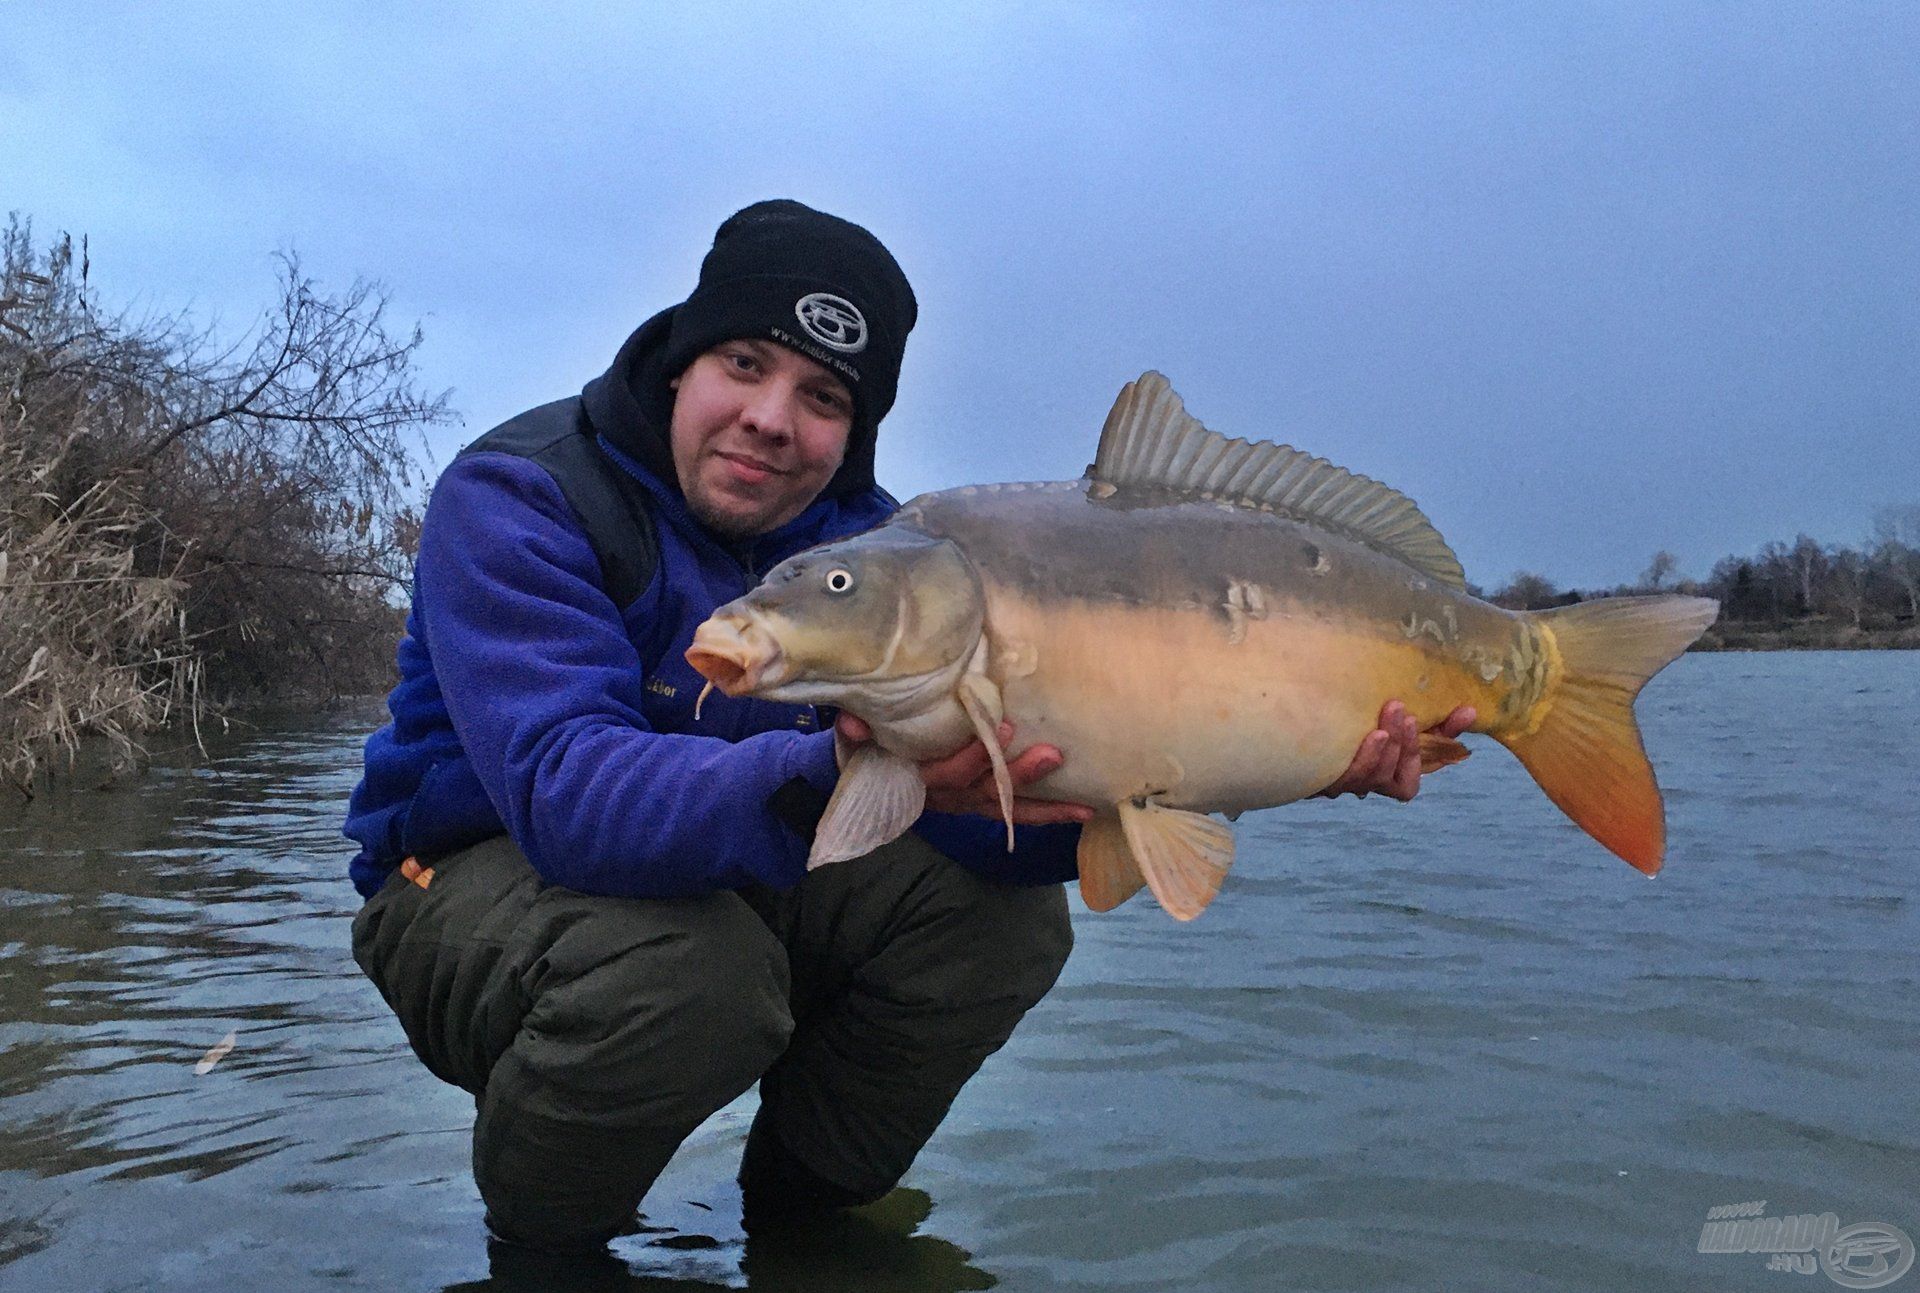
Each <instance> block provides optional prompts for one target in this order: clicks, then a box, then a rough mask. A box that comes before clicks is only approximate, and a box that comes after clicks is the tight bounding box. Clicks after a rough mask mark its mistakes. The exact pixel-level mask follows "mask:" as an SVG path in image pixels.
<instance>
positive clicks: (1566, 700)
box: [1492, 597, 1720, 875]
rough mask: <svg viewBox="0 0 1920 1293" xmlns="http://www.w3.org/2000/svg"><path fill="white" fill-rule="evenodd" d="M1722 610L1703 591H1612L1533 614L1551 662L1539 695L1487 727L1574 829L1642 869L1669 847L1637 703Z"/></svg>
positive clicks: (1655, 866)
mask: <svg viewBox="0 0 1920 1293" xmlns="http://www.w3.org/2000/svg"><path fill="white" fill-rule="evenodd" d="M1719 613H1720V604H1719V603H1718V602H1716V601H1713V600H1711V599H1709V598H1705V597H1608V598H1602V599H1600V600H1598V601H1591V602H1582V603H1580V604H1579V605H1576V606H1565V607H1561V608H1559V609H1557V610H1551V611H1537V612H1533V613H1532V614H1530V615H1529V616H1528V618H1529V619H1530V620H1532V621H1533V623H1534V627H1535V628H1536V629H1537V630H1538V632H1539V633H1540V635H1541V638H1542V639H1543V640H1544V645H1545V646H1546V647H1547V655H1548V657H1549V659H1550V660H1551V661H1553V667H1552V669H1551V673H1550V676H1549V680H1548V683H1547V686H1546V688H1545V693H1544V694H1543V695H1542V696H1541V697H1540V699H1539V700H1538V701H1536V702H1535V704H1534V706H1533V708H1532V710H1531V711H1530V712H1529V713H1527V714H1526V715H1524V716H1522V717H1521V718H1520V719H1519V720H1518V721H1517V722H1516V723H1514V724H1513V725H1511V726H1510V727H1508V728H1507V729H1506V730H1500V731H1495V732H1493V733H1492V735H1493V737H1494V738H1495V739H1496V740H1498V741H1499V742H1500V743H1501V744H1502V745H1504V746H1506V747H1507V748H1508V749H1509V750H1512V751H1513V753H1514V754H1515V756H1517V757H1518V758H1519V760H1520V762H1521V763H1522V764H1523V765H1525V767H1526V769H1527V771H1528V772H1530V773H1532V774H1533V779H1534V780H1535V781H1537V782H1538V783H1539V784H1540V788H1541V789H1542V790H1544V791H1546V792H1547V798H1549V799H1551V800H1553V802H1554V803H1555V804H1556V805H1558V806H1559V808H1560V810H1561V811H1562V812H1564V813H1565V814H1566V815H1567V816H1568V817H1571V818H1572V819H1573V822H1574V824H1575V825H1576V826H1578V827H1580V829H1581V830H1583V831H1585V832H1586V833H1587V834H1589V835H1591V836H1593V838H1594V839H1596V840H1598V841H1600V843H1602V844H1604V845H1606V846H1607V848H1609V849H1611V850H1612V851H1613V852H1614V853H1616V854H1618V855H1619V856H1620V857H1622V858H1624V859H1625V860H1626V861H1627V862H1628V863H1630V864H1632V865H1633V866H1634V867H1635V868H1637V869H1638V870H1641V871H1644V872H1645V873H1646V874H1648V875H1652V874H1653V873H1654V872H1656V871H1658V870H1659V869H1660V862H1661V857H1662V854H1663V853H1664V852H1665V851H1666V829H1667V828H1666V812H1665V809H1664V808H1663V807H1662V804H1661V800H1660V787H1659V785H1658V783H1657V782H1655V780H1654V776H1653V765H1652V764H1650V763H1648V762H1647V753H1646V747H1645V746H1644V745H1642V744H1641V741H1640V728H1639V725H1638V724H1637V723H1635V722H1634V717H1633V701H1634V698H1635V697H1636V696H1638V695H1639V694H1640V689H1641V688H1642V687H1644V686H1646V685H1647V681H1648V680H1649V679H1650V678H1652V677H1653V676H1654V675H1655V674H1656V673H1659V672H1660V671H1661V670H1662V669H1664V668H1666V667H1667V665H1669V664H1671V663H1672V662H1673V661H1674V660H1675V659H1677V658H1678V657H1679V656H1680V653H1681V652H1683V651H1685V650H1686V649H1687V648H1688V647H1689V646H1691V645H1692V644H1693V642H1694V640H1695V639H1697V638H1698V637H1699V636H1700V635H1701V634H1702V633H1704V632H1706V630H1707V626H1708V625H1710V624H1712V623H1713V621H1714V619H1715V618H1716V617H1717V616H1718V615H1719Z"/></svg>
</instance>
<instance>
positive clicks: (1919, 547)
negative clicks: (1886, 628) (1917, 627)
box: [1873, 503, 1920, 619]
mask: <svg viewBox="0 0 1920 1293" xmlns="http://www.w3.org/2000/svg"><path fill="white" fill-rule="evenodd" d="M1873 555H1874V558H1875V560H1877V561H1879V562H1881V563H1882V564H1884V566H1885V567H1886V570H1887V573H1888V574H1889V575H1891V576H1892V577H1893V580H1894V582H1895V583H1897V584H1898V585H1899V586H1900V588H1901V589H1902V590H1903V591H1904V592H1905V593H1906V595H1907V614H1908V615H1911V616H1913V617H1915V618H1916V619H1920V503H1901V504H1896V505H1894V506H1890V507H1883V508H1881V509H1879V510H1878V511H1876V512H1875V513H1874V514H1873Z"/></svg>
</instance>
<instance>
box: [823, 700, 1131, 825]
mask: <svg viewBox="0 0 1920 1293" xmlns="http://www.w3.org/2000/svg"><path fill="white" fill-rule="evenodd" d="M834 727H835V730H837V731H838V732H839V734H840V735H841V736H842V737H844V738H845V739H847V740H849V741H852V742H853V743H854V744H856V745H859V744H863V743H864V742H867V741H871V740H872V739H873V729H872V728H870V727H868V726H867V725H866V723H864V722H863V721H861V720H860V719H857V718H855V717H854V716H853V715H852V714H847V713H842V714H841V715H840V717H839V719H838V720H836V722H835V724H834ZM999 737H1000V748H1001V749H1003V750H1004V749H1006V748H1007V747H1008V746H1010V745H1011V744H1012V743H1013V724H1012V723H1002V724H1000V731H999ZM1064 759H1065V756H1063V755H1062V754H1061V753H1060V750H1059V748H1058V747H1057V746H1052V745H1030V746H1028V747H1027V748H1026V749H1024V750H1022V751H1021V752H1020V753H1019V754H1017V755H1014V756H1012V757H1010V758H1009V759H1008V760H1007V772H1008V774H1009V775H1010V776H1011V777H1012V778H1013V790H1014V799H1013V823H1014V825H1016V826H1045V825H1048V824H1050V823H1054V822H1087V821H1092V820H1093V809H1091V808H1088V807H1086V806H1085V805H1084V804H1065V803H1059V802H1056V801H1054V800H1051V799H1023V798H1021V797H1020V787H1022V786H1025V785H1031V784H1032V783H1033V782H1036V781H1038V780H1040V778H1042V777H1044V776H1046V775H1047V774H1048V773H1050V772H1052V771H1053V770H1054V769H1055V768H1057V767H1059V766H1060V764H1061V763H1062V762H1063V761H1064ZM920 779H921V780H922V781H924V782H926V785H927V807H928V808H931V809H933V810H934V811H935V812H940V813H973V814H975V815H977V816H980V817H991V818H993V819H994V820H995V821H999V820H1000V792H999V791H997V790H996V789H994V785H993V761H992V760H991V759H989V758H988V757H987V747H986V746H985V745H983V744H982V743H981V742H979V741H978V740H974V741H969V742H967V744H965V745H963V746H961V747H960V748H959V749H958V750H956V751H955V752H954V753H952V754H949V755H947V756H946V757H944V758H939V759H929V760H927V761H926V762H925V763H922V764H921V765H920Z"/></svg>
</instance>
